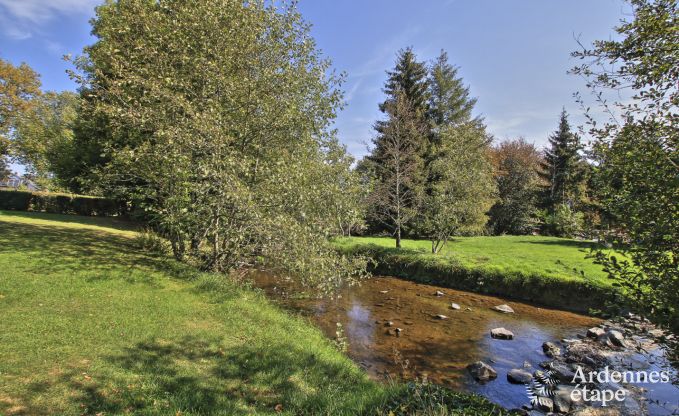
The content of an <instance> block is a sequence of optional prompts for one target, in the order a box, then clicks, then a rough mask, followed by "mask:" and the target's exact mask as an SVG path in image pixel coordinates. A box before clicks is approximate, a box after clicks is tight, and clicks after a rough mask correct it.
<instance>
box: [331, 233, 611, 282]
mask: <svg viewBox="0 0 679 416" xmlns="http://www.w3.org/2000/svg"><path fill="white" fill-rule="evenodd" d="M337 244H338V245H340V246H342V247H344V248H351V247H352V246H359V245H368V244H374V245H377V246H380V247H385V248H391V247H393V246H394V239H393V238H385V237H350V238H342V239H339V240H337ZM402 246H403V249H404V250H406V251H411V252H413V253H417V255H418V256H424V257H430V258H439V257H440V258H443V259H445V260H449V261H453V262H456V263H459V264H460V265H461V266H462V267H465V268H470V269H483V270H489V271H494V272H507V273H511V272H524V271H527V270H528V271H531V272H534V273H537V274H541V275H544V276H545V277H548V278H558V279H565V280H587V281H590V282H593V283H596V284H599V285H603V286H610V284H611V282H610V280H608V278H607V277H606V274H605V273H604V272H603V270H602V269H601V266H599V265H596V264H594V263H593V262H592V260H591V259H587V258H585V256H586V255H587V254H588V253H589V251H590V250H591V249H592V248H595V247H596V246H597V245H596V244H595V243H593V242H589V241H578V240H571V239H567V238H557V237H543V236H514V235H512V236H509V235H507V236H496V237H456V238H455V239H454V240H452V241H450V242H448V244H446V245H445V246H444V248H443V249H442V250H441V252H439V253H438V254H431V242H429V241H422V240H419V241H418V240H403V242H402ZM394 250H395V249H394Z"/></svg>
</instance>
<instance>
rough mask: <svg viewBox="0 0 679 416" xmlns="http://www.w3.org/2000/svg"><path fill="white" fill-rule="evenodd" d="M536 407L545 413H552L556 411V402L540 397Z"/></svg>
mask: <svg viewBox="0 0 679 416" xmlns="http://www.w3.org/2000/svg"><path fill="white" fill-rule="evenodd" d="M535 407H536V408H537V409H538V410H541V411H543V412H551V411H553V410H554V401H553V400H552V399H550V398H549V397H538V400H537V403H535Z"/></svg>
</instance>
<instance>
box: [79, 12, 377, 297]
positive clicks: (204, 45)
mask: <svg viewBox="0 0 679 416" xmlns="http://www.w3.org/2000/svg"><path fill="white" fill-rule="evenodd" d="M96 13H97V16H96V18H95V19H94V21H93V34H94V36H95V37H96V38H97V41H96V43H94V44H93V45H92V46H90V47H88V48H87V49H86V50H85V55H84V56H83V57H81V58H79V59H78V60H77V63H78V67H79V69H80V73H79V74H78V76H79V80H80V82H81V83H82V88H83V91H86V93H87V94H88V95H89V99H86V100H83V103H82V105H83V107H84V109H83V114H89V115H91V116H92V119H91V120H93V122H94V123H101V125H102V126H103V127H105V129H102V130H104V131H105V132H106V133H105V134H101V135H98V136H97V139H98V140H99V141H100V143H98V147H100V148H102V149H103V152H102V153H104V157H103V158H102V159H103V160H102V161H103V163H104V168H103V169H100V170H99V171H98V172H97V174H98V175H97V176H98V178H99V181H100V183H101V184H102V185H103V188H104V189H105V190H106V191H107V193H113V194H120V195H122V196H124V197H126V198H129V199H133V200H136V201H139V203H141V204H142V206H143V208H144V209H145V210H146V212H147V215H148V216H149V218H150V220H151V223H152V224H153V225H154V226H155V227H156V228H157V229H158V230H159V231H160V232H162V233H163V234H164V235H165V236H166V237H167V238H168V239H169V240H170V242H171V243H172V248H173V251H174V253H175V256H176V257H177V258H180V259H187V260H189V261H194V262H197V263H198V264H199V265H200V266H201V267H203V268H205V269H209V270H220V271H225V272H228V271H230V270H232V269H235V268H239V267H242V266H245V265H260V266H262V267H269V268H273V269H277V270H279V271H280V272H281V273H289V274H290V275H291V276H294V277H296V278H298V279H300V280H301V281H302V282H303V283H307V284H310V285H314V286H318V287H321V288H330V287H334V286H336V285H338V284H340V283H341V282H342V281H345V280H346V279H349V280H351V279H353V278H360V277H362V276H363V271H364V266H365V264H364V263H363V262H362V260H360V259H353V260H351V259H345V258H343V257H340V256H339V255H337V254H336V253H335V252H334V250H333V249H332V248H331V247H330V246H329V243H328V241H327V236H328V235H331V234H332V233H333V232H334V231H333V230H334V229H335V220H334V216H333V215H331V214H330V213H329V212H328V211H327V207H328V206H329V205H330V204H329V203H328V202H327V200H328V199H331V198H334V197H335V195H334V193H332V192H329V190H331V189H333V188H332V187H333V184H331V183H328V181H333V180H335V179H336V175H334V176H331V175H328V174H327V173H328V170H327V169H328V168H327V166H326V160H327V158H328V152H329V148H333V149H334V150H333V151H337V148H336V140H335V138H334V136H333V134H332V130H331V129H330V123H331V121H332V119H333V118H334V117H335V111H336V109H337V108H338V106H339V104H340V103H341V91H340V90H339V89H338V87H339V82H340V81H341V80H340V79H338V78H337V77H335V76H334V75H332V73H330V72H329V67H330V63H329V61H327V60H326V59H324V58H323V57H322V56H321V55H320V52H319V51H318V50H317V48H316V44H315V42H314V40H313V38H312V37H311V36H310V34H309V26H308V25H307V24H306V23H305V22H304V21H303V19H302V17H301V15H300V14H299V12H298V11H297V9H296V6H295V4H294V3H291V4H283V5H281V4H276V5H267V4H265V3H264V2H247V3H243V2H232V1H228V0H207V1H206V0H181V1H179V0H161V1H152V2H149V1H146V0H129V1H124V2H123V1H120V2H107V3H106V4H104V5H102V6H100V7H98V8H97V11H96ZM94 129H95V130H98V126H96V125H95V126H94ZM334 158H335V159H338V158H337V157H334Z"/></svg>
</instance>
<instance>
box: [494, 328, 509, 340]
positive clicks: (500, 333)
mask: <svg viewBox="0 0 679 416" xmlns="http://www.w3.org/2000/svg"><path fill="white" fill-rule="evenodd" d="M490 336H491V337H492V338H495V339H507V340H509V339H514V333H513V332H512V331H509V330H507V329H505V328H495V329H491V330H490Z"/></svg>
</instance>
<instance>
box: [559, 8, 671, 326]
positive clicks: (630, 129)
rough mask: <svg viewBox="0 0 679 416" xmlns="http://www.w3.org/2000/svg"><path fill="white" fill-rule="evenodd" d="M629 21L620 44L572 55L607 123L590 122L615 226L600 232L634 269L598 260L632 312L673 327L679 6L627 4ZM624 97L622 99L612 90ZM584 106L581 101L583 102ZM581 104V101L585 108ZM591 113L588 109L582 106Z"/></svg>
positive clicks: (601, 184)
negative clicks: (623, 293)
mask: <svg viewBox="0 0 679 416" xmlns="http://www.w3.org/2000/svg"><path fill="white" fill-rule="evenodd" d="M630 3H631V5H632V7H633V10H634V15H633V16H634V17H633V19H631V20H630V21H623V22H621V24H620V25H619V26H618V27H616V28H615V30H616V32H617V33H618V34H619V39H618V40H605V41H596V42H594V45H593V47H592V48H591V49H588V48H585V47H583V49H582V50H581V51H578V52H574V53H573V55H574V56H575V57H578V58H580V59H582V60H584V61H585V62H584V63H583V64H582V65H580V66H578V67H576V68H574V69H573V70H572V72H573V73H575V74H578V75H582V76H584V77H586V78H587V79H588V81H589V83H588V86H589V87H590V88H591V89H592V92H593V93H594V96H595V97H596V99H597V102H598V104H599V105H600V106H601V107H602V108H603V110H604V111H605V113H606V114H609V115H611V116H612V117H611V119H610V120H608V121H606V122H604V123H603V124H599V123H598V122H597V120H595V119H594V118H593V117H592V116H591V115H589V114H588V115H589V117H588V120H589V121H588V122H589V125H590V128H591V129H590V133H591V134H592V135H593V136H594V137H595V138H596V141H595V144H594V146H593V155H594V157H596V159H597V162H598V165H599V166H598V169H597V178H596V179H597V183H598V185H599V186H598V190H599V193H600V197H601V198H602V203H603V205H604V208H605V209H606V211H607V212H608V213H609V214H610V215H611V216H612V217H613V219H614V222H615V223H616V225H617V227H615V228H614V229H613V230H612V231H614V232H613V233H610V234H609V235H606V236H604V237H605V238H607V239H609V240H611V241H612V242H613V243H616V242H617V243H621V244H624V247H627V249H628V253H627V254H628V258H629V259H631V263H627V264H625V263H624V262H621V261H619V260H616V259H612V258H610V257H609V256H606V255H605V254H599V255H598V258H599V260H600V261H601V262H602V264H604V265H605V266H606V269H607V271H608V272H609V273H610V277H611V278H612V279H614V280H615V281H616V282H617V283H618V284H619V285H621V286H622V287H623V288H624V289H625V290H626V291H628V292H629V293H630V294H631V296H629V297H628V298H629V300H630V301H633V302H632V305H631V306H632V307H633V308H635V309H637V310H639V311H641V312H643V313H645V314H647V315H649V316H650V317H652V318H655V319H656V321H658V322H660V323H662V324H664V325H667V326H670V327H672V328H674V329H677V328H679V309H677V305H678V304H679V234H678V233H679V208H678V207H679V203H677V201H679V175H678V172H679V151H678V149H679V128H678V127H677V126H678V125H679V91H678V90H677V85H679V84H678V83H679V70H678V69H677V68H679V66H678V65H677V57H678V56H679V32H678V31H677V26H678V22H679V12H678V6H677V1H676V0H632V1H630ZM623 89H626V90H628V91H630V93H629V94H631V95H632V96H631V100H628V101H627V102H612V103H609V102H608V101H606V97H607V95H606V94H608V93H610V92H615V93H617V92H618V91H620V90H623ZM581 102H582V100H581ZM583 105H584V102H583ZM587 110H589V108H588V109H587Z"/></svg>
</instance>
